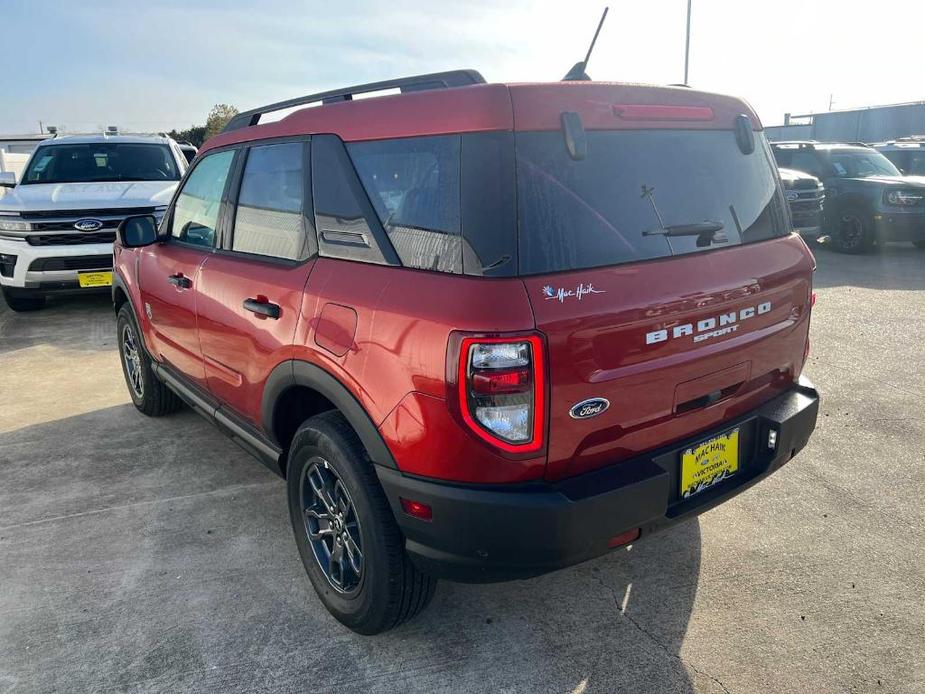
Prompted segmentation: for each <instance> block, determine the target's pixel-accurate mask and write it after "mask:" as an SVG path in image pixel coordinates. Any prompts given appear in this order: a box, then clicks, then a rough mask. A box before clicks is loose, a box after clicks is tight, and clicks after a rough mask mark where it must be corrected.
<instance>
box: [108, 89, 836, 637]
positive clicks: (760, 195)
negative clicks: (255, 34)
mask: <svg viewBox="0 0 925 694" xmlns="http://www.w3.org/2000/svg"><path fill="white" fill-rule="evenodd" d="M383 89H391V90H393V91H395V90H396V89H397V90H400V92H401V93H399V94H391V95H387V96H382V97H379V98H369V99H358V100H354V99H353V97H354V95H356V94H359V93H364V92H374V91H377V90H383ZM312 102H316V103H315V104H314V105H312V106H311V107H308V105H309V104H311V103H312ZM302 105H305V106H306V107H305V108H301V109H298V110H294V111H293V112H291V113H290V114H289V115H288V116H286V117H284V118H282V119H280V120H276V121H275V122H266V123H261V122H260V120H261V117H262V116H264V115H265V114H267V113H269V112H272V111H278V110H281V109H292V107H295V106H302ZM813 268H814V261H813V257H812V255H811V253H810V252H809V250H808V249H807V247H806V245H805V244H804V243H803V242H802V241H801V240H800V238H799V236H797V235H795V234H793V233H791V229H790V218H789V213H788V210H787V204H786V201H785V199H784V196H783V194H782V190H781V185H780V181H779V179H778V175H777V171H776V168H775V166H774V163H773V158H772V157H771V154H770V151H769V149H768V146H767V144H766V142H765V138H764V136H763V134H762V132H761V125H760V123H759V121H758V118H757V117H756V116H755V114H754V112H753V111H752V110H751V109H750V108H749V106H748V105H747V104H745V103H744V102H742V101H740V100H738V99H734V98H730V97H726V96H718V95H715V94H707V93H702V92H696V91H692V90H690V89H685V88H667V87H650V86H638V85H626V84H609V83H598V82H561V83H553V84H510V85H505V84H485V83H484V81H483V80H482V78H481V76H480V75H478V73H475V72H472V71H458V72H448V73H441V74H435V75H424V76H420V77H413V78H407V79H402V80H396V81H391V82H382V83H377V84H372V85H363V86H360V87H353V88H349V89H343V90H336V91H333V92H328V93H324V94H316V95H312V96H309V97H305V98H301V99H296V100H292V101H288V102H281V103H278V104H273V105H271V106H267V107H266V108H262V109H258V110H255V111H251V112H247V113H242V114H241V115H239V116H237V117H236V118H235V119H234V120H233V121H232V122H231V123H229V125H228V127H227V128H226V129H225V132H223V133H222V134H220V135H218V136H216V137H214V138H212V139H211V140H209V142H208V143H206V145H205V146H204V147H203V149H202V151H200V152H199V154H198V156H197V158H196V160H195V161H194V163H193V165H192V167H191V170H190V171H189V172H188V173H187V174H186V176H185V178H184V180H183V181H182V183H181V185H180V187H179V189H178V191H177V193H176V195H175V197H174V199H173V201H172V203H171V205H170V207H169V209H168V211H167V214H166V215H165V217H164V219H163V222H162V223H161V224H160V225H159V228H158V227H157V226H156V225H155V220H154V218H153V217H145V216H140V217H132V218H129V219H127V220H125V222H124V223H123V224H122V226H121V228H120V231H119V240H118V242H117V244H116V248H115V272H116V276H115V278H114V287H113V298H114V302H115V308H116V310H117V312H118V337H119V347H120V351H121V356H122V364H123V368H124V371H125V377H126V382H127V384H128V387H129V392H130V393H131V397H132V399H133V401H134V403H135V405H136V407H137V408H138V409H139V410H141V411H142V412H143V413H145V414H148V415H155V416H157V415H164V414H167V413H169V412H171V411H173V410H175V409H176V408H177V407H178V406H179V405H180V401H181V400H183V401H185V402H187V403H188V404H189V405H191V406H192V407H193V408H195V409H196V410H197V411H199V412H200V413H202V414H203V415H204V416H206V417H207V418H208V419H210V420H212V421H213V422H214V423H216V424H217V425H218V426H219V427H221V428H222V429H224V430H225V431H226V432H227V433H228V434H229V435H230V436H231V437H232V438H233V439H234V440H235V441H236V442H237V443H238V444H240V445H241V446H242V447H243V448H245V449H246V450H248V451H249V452H251V453H252V454H253V455H254V456H256V457H257V458H258V459H259V460H260V461H262V462H263V463H264V464H266V465H267V466H268V467H269V468H270V469H272V470H273V471H274V472H276V473H278V474H279V475H281V476H283V477H284V478H285V479H286V480H287V485H288V491H289V508H290V514H291V518H292V525H293V528H294V530H295V539H296V544H297V546H298V549H299V552H300V554H301V556H302V561H303V562H304V564H305V568H306V570H307V572H308V575H309V577H310V579H311V582H312V584H313V585H314V587H315V590H316V591H317V593H318V595H319V597H320V598H321V600H322V601H323V602H324V604H325V606H326V607H327V608H328V610H330V612H331V613H332V614H333V615H334V616H335V617H336V618H337V619H339V620H340V621H341V622H343V623H344V624H345V625H347V626H348V627H350V628H352V629H354V630H356V631H358V632H362V633H376V632H379V631H384V630H386V629H389V628H391V627H393V626H395V625H397V624H399V623H401V622H402V621H404V620H405V619H407V618H409V617H411V616H412V615H414V614H415V613H417V612H418V611H420V610H421V609H422V608H423V607H424V606H425V605H426V604H427V603H428V601H429V600H430V599H431V597H432V595H433V592H434V586H435V581H436V579H437V578H439V577H444V578H449V579H453V580H464V581H498V580H507V579H512V578H524V577H530V576H536V575H538V574H542V573H544V572H548V571H552V570H555V569H559V568H562V567H565V566H569V565H572V564H575V563H578V562H581V561H585V560H587V559H590V558H592V557H597V556H599V555H602V554H604V553H606V552H608V551H609V550H611V549H612V548H614V547H618V546H621V545H625V544H627V543H630V542H635V541H636V540H637V539H639V538H640V537H645V536H647V535H649V534H651V533H653V532H655V531H657V530H659V529H662V528H664V527H667V526H670V525H672V524H674V523H676V522H679V521H682V520H684V519H687V518H691V517H693V516H695V515H697V514H699V513H701V512H703V511H705V510H707V509H709V508H711V507H713V506H715V505H717V504H719V503H721V502H723V501H725V500H727V499H729V498H731V497H732V496H734V495H735V494H737V493H739V492H741V491H742V490H744V489H746V488H747V487H749V486H751V485H752V484H754V483H755V482H757V481H758V480H760V479H762V478H763V477H765V476H767V475H768V474H770V473H771V472H773V471H774V470H776V469H778V468H779V467H780V466H782V465H783V464H784V463H786V462H787V461H789V460H790V459H791V458H792V457H793V456H794V454H795V453H796V452H797V451H799V450H800V449H801V448H803V446H804V445H805V444H806V442H807V440H808V438H809V436H810V433H811V432H812V430H813V428H814V426H815V422H816V414H817V410H818V402H819V401H818V395H817V393H816V391H815V389H814V388H813V386H812V385H811V384H810V383H809V382H808V381H807V380H805V379H804V378H803V377H801V376H800V372H801V370H802V368H803V364H804V362H805V361H806V356H807V353H808V351H809V342H808V338H807V336H808V332H809V320H810V310H811V306H812V304H813V292H812V275H813Z"/></svg>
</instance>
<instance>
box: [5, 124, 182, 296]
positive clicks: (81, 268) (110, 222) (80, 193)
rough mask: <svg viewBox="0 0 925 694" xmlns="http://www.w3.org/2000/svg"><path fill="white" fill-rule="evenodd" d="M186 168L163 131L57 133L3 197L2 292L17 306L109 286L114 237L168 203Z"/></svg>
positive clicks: (160, 212) (37, 151)
mask: <svg viewBox="0 0 925 694" xmlns="http://www.w3.org/2000/svg"><path fill="white" fill-rule="evenodd" d="M185 170H186V159H185V158H184V157H183V154H182V153H181V152H180V149H179V148H178V146H177V143H176V142H174V141H173V140H172V139H170V138H169V137H165V136H162V135H127V134H126V135H117V134H109V133H99V134H94V135H65V136H61V137H58V136H55V137H52V138H49V139H47V140H45V141H43V142H42V143H41V144H39V146H38V147H37V148H36V149H35V151H34V152H33V153H32V156H31V157H30V158H29V162H28V163H27V164H26V169H25V171H24V173H23V177H22V180H21V181H19V184H18V185H16V180H15V176H13V177H12V179H13V180H11V181H9V182H4V183H3V185H4V186H5V187H9V190H7V192H6V194H5V195H3V196H0V290H2V292H3V297H4V299H5V300H6V303H7V304H8V305H9V307H10V308H11V309H13V310H14V311H31V310H35V309H38V308H41V307H42V306H43V305H44V304H45V297H46V296H48V295H49V294H60V293H74V292H92V291H104V292H109V291H111V290H110V286H111V284H112V242H113V240H115V237H116V227H117V226H118V225H119V223H120V222H121V221H122V220H123V219H125V218H126V217H127V216H129V215H137V214H139V213H147V214H153V215H154V216H155V217H156V218H158V219H159V218H160V217H161V216H162V215H163V214H164V210H166V209H167V203H168V202H170V198H171V196H172V195H173V192H174V190H175V189H176V187H177V183H178V182H179V181H180V177H181V176H182V175H183V172H184V171H185Z"/></svg>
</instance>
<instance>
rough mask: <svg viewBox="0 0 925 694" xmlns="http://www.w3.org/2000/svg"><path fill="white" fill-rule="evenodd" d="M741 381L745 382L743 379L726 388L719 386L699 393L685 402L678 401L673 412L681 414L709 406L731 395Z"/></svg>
mask: <svg viewBox="0 0 925 694" xmlns="http://www.w3.org/2000/svg"><path fill="white" fill-rule="evenodd" d="M743 383H745V381H741V382H739V383H736V384H734V385H731V386H727V387H726V388H721V389H720V390H714V391H713V392H712V393H707V394H706V395H701V396H700V397H699V398H694V399H692V400H688V401H687V402H679V403H678V405H677V407H675V412H677V413H678V414H683V413H684V412H690V411H691V410H699V409H700V408H701V407H709V406H710V405H713V404H715V403H718V402H719V401H720V400H725V399H726V398H728V397H730V396H731V395H734V394H735V392H736V391H737V390H738V389H739V388H741V387H742V384H743Z"/></svg>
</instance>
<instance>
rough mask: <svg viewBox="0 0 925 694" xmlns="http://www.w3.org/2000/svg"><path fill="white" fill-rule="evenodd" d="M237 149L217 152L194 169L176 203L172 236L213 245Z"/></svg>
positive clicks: (181, 239)
mask: <svg viewBox="0 0 925 694" xmlns="http://www.w3.org/2000/svg"><path fill="white" fill-rule="evenodd" d="M233 160H234V151H233V150H226V151H224V152H216V153H215V154H210V155H208V156H206V157H205V158H203V159H202V161H200V162H199V164H198V165H197V166H196V168H195V169H193V172H192V173H191V174H190V176H189V178H187V179H186V183H184V184H183V188H182V190H181V191H180V195H179V196H178V197H177V202H176V205H174V210H173V219H172V221H171V226H170V235H171V236H172V237H173V238H175V239H177V240H178V241H182V242H183V243H188V244H191V245H194V246H204V247H207V248H211V247H212V246H213V245H214V243H215V230H216V228H217V227H218V216H219V212H220V211H221V206H222V193H223V192H224V190H225V181H226V180H227V179H228V171H229V169H230V168H231V162H232V161H233Z"/></svg>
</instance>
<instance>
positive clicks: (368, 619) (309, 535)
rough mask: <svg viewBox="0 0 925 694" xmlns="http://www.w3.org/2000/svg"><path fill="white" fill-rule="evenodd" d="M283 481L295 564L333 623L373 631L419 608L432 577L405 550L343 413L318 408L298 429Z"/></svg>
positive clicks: (426, 597)
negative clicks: (298, 558)
mask: <svg viewBox="0 0 925 694" xmlns="http://www.w3.org/2000/svg"><path fill="white" fill-rule="evenodd" d="M286 479H287V482H286V483H287V487H288V495H289V515H290V518H291V520H292V529H293V531H294V533H295V541H296V545H297V546H298V548H299V554H300V555H301V557H302V563H303V564H304V566H305V570H306V572H307V573H308V577H309V579H310V580H311V582H312V586H313V587H314V588H315V592H316V593H317V594H318V597H319V598H320V599H321V602H322V603H323V604H324V606H325V607H326V608H327V609H328V611H329V612H330V613H331V614H332V615H333V616H334V617H335V618H336V619H337V620H338V621H340V622H341V623H342V624H344V625H345V626H347V627H349V628H350V629H353V630H354V631H356V632H358V633H361V634H378V633H380V632H383V631H387V630H389V629H391V628H393V627H395V626H398V625H399V624H401V623H402V622H404V621H406V620H407V619H410V618H411V617H413V616H414V615H416V614H417V613H418V612H420V611H421V610H423V609H424V608H425V607H426V606H427V604H428V603H429V602H430V600H431V598H432V597H433V594H434V589H435V587H436V583H437V582H436V580H434V579H433V578H430V577H429V576H425V575H424V574H422V573H421V572H420V571H418V569H417V568H416V567H415V566H414V564H412V563H411V560H410V559H409V558H408V556H407V554H406V553H405V549H404V541H403V538H402V535H401V531H400V530H399V529H398V525H397V524H396V523H395V518H394V517H393V516H392V511H391V509H390V508H389V503H388V501H387V499H386V498H385V494H384V493H383V491H382V488H381V487H380V486H379V480H378V478H377V477H376V473H375V471H374V470H373V466H372V463H371V462H370V460H369V457H368V456H367V454H366V450H365V449H364V448H363V444H362V443H360V440H359V438H358V437H357V435H356V433H355V432H354V431H353V429H352V428H351V427H350V425H349V424H348V423H347V421H346V420H345V419H344V417H343V415H341V414H340V413H339V412H336V411H332V412H325V413H323V414H320V415H317V416H315V417H312V418H311V419H309V420H308V421H306V422H305V423H304V424H303V425H302V426H301V427H299V430H298V431H297V432H296V435H295V438H294V439H293V442H292V447H291V449H290V453H289V465H288V469H287V474H286Z"/></svg>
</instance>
